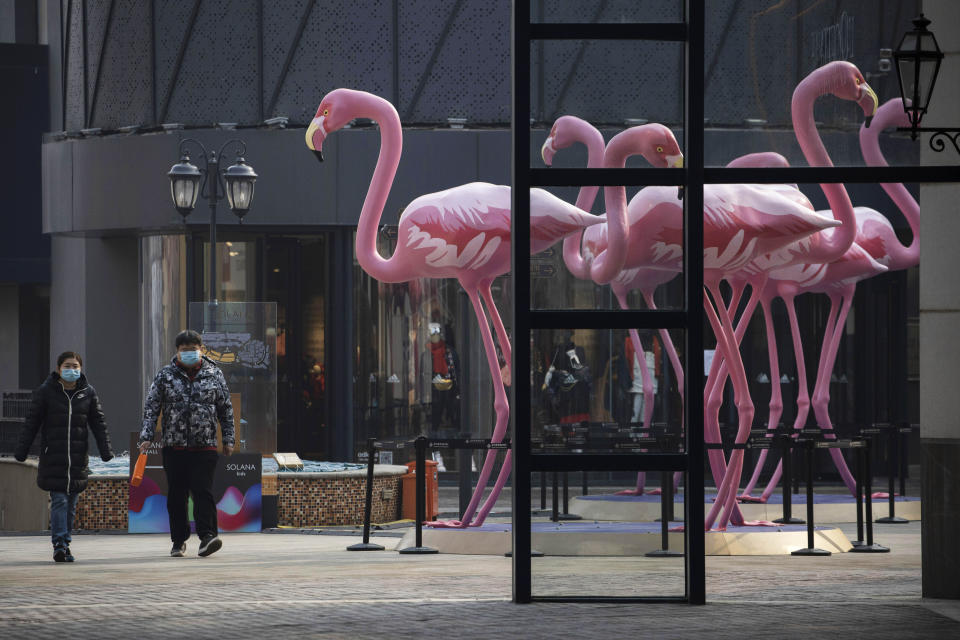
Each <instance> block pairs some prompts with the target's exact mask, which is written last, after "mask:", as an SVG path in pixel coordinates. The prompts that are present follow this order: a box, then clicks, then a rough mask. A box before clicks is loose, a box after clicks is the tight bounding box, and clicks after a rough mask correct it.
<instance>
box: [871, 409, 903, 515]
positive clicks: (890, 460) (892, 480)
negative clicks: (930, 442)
mask: <svg viewBox="0 0 960 640" xmlns="http://www.w3.org/2000/svg"><path fill="white" fill-rule="evenodd" d="M887 443H888V444H887V450H888V456H887V467H888V471H889V473H888V474H887V515H886V516H884V517H883V518H877V522H878V523H880V524H906V523H907V522H910V521H909V520H907V519H906V518H901V517H899V516H898V515H897V512H896V506H895V503H896V494H894V489H895V487H896V474H897V472H898V471H899V470H900V446H899V443H900V427H899V426H897V425H896V424H891V425H890V430H889V436H888V437H887Z"/></svg>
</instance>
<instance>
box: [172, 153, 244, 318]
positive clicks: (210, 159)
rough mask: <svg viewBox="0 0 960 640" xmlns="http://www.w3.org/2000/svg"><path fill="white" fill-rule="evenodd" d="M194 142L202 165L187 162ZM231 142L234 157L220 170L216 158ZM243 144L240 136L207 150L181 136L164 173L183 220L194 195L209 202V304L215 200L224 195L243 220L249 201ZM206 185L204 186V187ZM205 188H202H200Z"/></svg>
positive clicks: (213, 292)
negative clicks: (177, 150)
mask: <svg viewBox="0 0 960 640" xmlns="http://www.w3.org/2000/svg"><path fill="white" fill-rule="evenodd" d="M191 144H194V145H196V146H198V147H199V148H200V152H201V153H202V154H203V158H204V159H205V160H206V166H205V167H204V168H203V169H200V168H198V167H197V166H196V165H194V164H193V163H192V162H190V152H189V147H190V145H191ZM230 145H235V146H236V150H237V158H236V161H235V162H234V163H233V164H232V165H230V166H229V167H227V169H226V170H225V171H223V173H222V174H221V172H220V162H221V159H222V157H223V153H224V151H225V150H226V149H227V147H228V146H230ZM246 152H247V145H246V144H245V143H244V142H243V140H239V139H236V138H234V139H232V140H227V141H226V142H225V143H223V146H221V147H220V150H219V151H217V152H208V151H207V149H206V147H204V146H203V144H202V143H200V142H199V141H198V140H194V139H193V138H184V139H183V140H182V141H181V142H180V162H178V163H177V164H175V165H173V167H172V168H171V169H170V171H169V173H167V176H168V177H169V178H170V196H171V197H172V198H173V206H174V207H176V209H177V211H179V212H180V215H181V216H183V218H184V221H186V218H187V216H188V215H190V212H191V211H193V207H194V206H195V205H196V203H197V196H199V195H203V196H204V197H205V198H206V199H207V202H209V203H210V304H211V306H215V305H216V304H217V203H218V202H219V201H220V200H221V199H222V198H223V196H224V195H226V197H227V203H228V204H229V205H230V210H231V211H233V213H234V214H235V215H236V216H237V218H238V219H239V220H240V221H241V222H243V216H245V215H246V213H247V211H249V210H250V204H251V203H252V202H253V187H254V183H256V181H257V174H256V172H254V170H253V167H251V166H250V165H248V164H247V163H246V161H245V160H244V159H243V156H244V154H245V153H246ZM204 187H206V190H204ZM204 191H205V192H204Z"/></svg>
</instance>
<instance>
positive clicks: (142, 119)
mask: <svg viewBox="0 0 960 640" xmlns="http://www.w3.org/2000/svg"><path fill="white" fill-rule="evenodd" d="M151 49H152V38H151V28H150V4H149V3H147V2H117V3H116V4H115V6H114V9H113V22H112V24H111V25H110V33H109V39H108V41H107V44H106V50H105V51H104V54H103V68H102V69H99V73H100V86H99V90H98V92H97V98H96V103H95V104H94V103H93V88H94V83H95V78H96V75H95V74H96V73H97V69H96V67H95V66H92V67H91V76H92V77H91V79H90V80H89V85H90V101H91V108H92V109H93V111H92V113H91V119H92V125H93V126H95V127H102V128H104V129H116V128H118V127H123V126H127V125H133V124H149V123H150V122H151V121H152V119H153V66H152V64H153V61H152V59H151V56H152V55H153V54H152V51H151ZM96 52H97V55H98V56H99V54H100V49H99V48H97V49H96ZM91 53H92V52H91Z"/></svg>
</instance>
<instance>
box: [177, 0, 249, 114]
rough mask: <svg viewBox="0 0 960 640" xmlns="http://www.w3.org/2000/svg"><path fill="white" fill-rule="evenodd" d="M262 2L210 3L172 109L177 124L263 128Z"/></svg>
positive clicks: (200, 17)
mask: <svg viewBox="0 0 960 640" xmlns="http://www.w3.org/2000/svg"><path fill="white" fill-rule="evenodd" d="M257 13H258V2H257V0H204V2H203V3H201V5H200V10H199V12H198V13H197V21H196V25H195V26H194V28H193V34H192V37H191V38H190V42H189V44H188V45H187V49H186V52H185V55H184V57H183V64H182V65H181V67H180V73H179V75H178V76H177V78H176V84H175V87H174V91H173V94H172V96H171V98H170V103H169V107H168V109H167V118H166V119H167V120H168V121H171V122H189V123H204V122H206V123H210V124H212V123H213V122H218V121H229V122H248V123H249V122H257V121H258V120H259V115H260V102H259V94H258V91H257V87H258V74H259V73H260V65H259V58H258V43H257V21H258V16H257Z"/></svg>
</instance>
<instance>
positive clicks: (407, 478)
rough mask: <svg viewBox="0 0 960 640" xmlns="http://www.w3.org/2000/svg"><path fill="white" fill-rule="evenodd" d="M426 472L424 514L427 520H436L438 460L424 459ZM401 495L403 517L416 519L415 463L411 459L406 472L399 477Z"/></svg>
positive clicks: (438, 507)
mask: <svg viewBox="0 0 960 640" xmlns="http://www.w3.org/2000/svg"><path fill="white" fill-rule="evenodd" d="M425 462H426V463H427V469H426V471H427V473H426V477H425V478H424V480H425V481H426V483H425V484H426V493H427V495H426V498H427V499H426V516H427V520H436V519H437V515H438V514H439V513H440V486H439V483H440V476H439V474H438V472H437V466H439V464H440V463H439V462H436V461H434V460H426V461H425ZM400 482H401V484H402V489H403V496H402V498H401V503H402V505H403V517H404V518H405V519H407V520H416V519H417V463H416V461H411V462H408V463H407V473H405V474H403V475H402V476H401V477H400Z"/></svg>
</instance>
